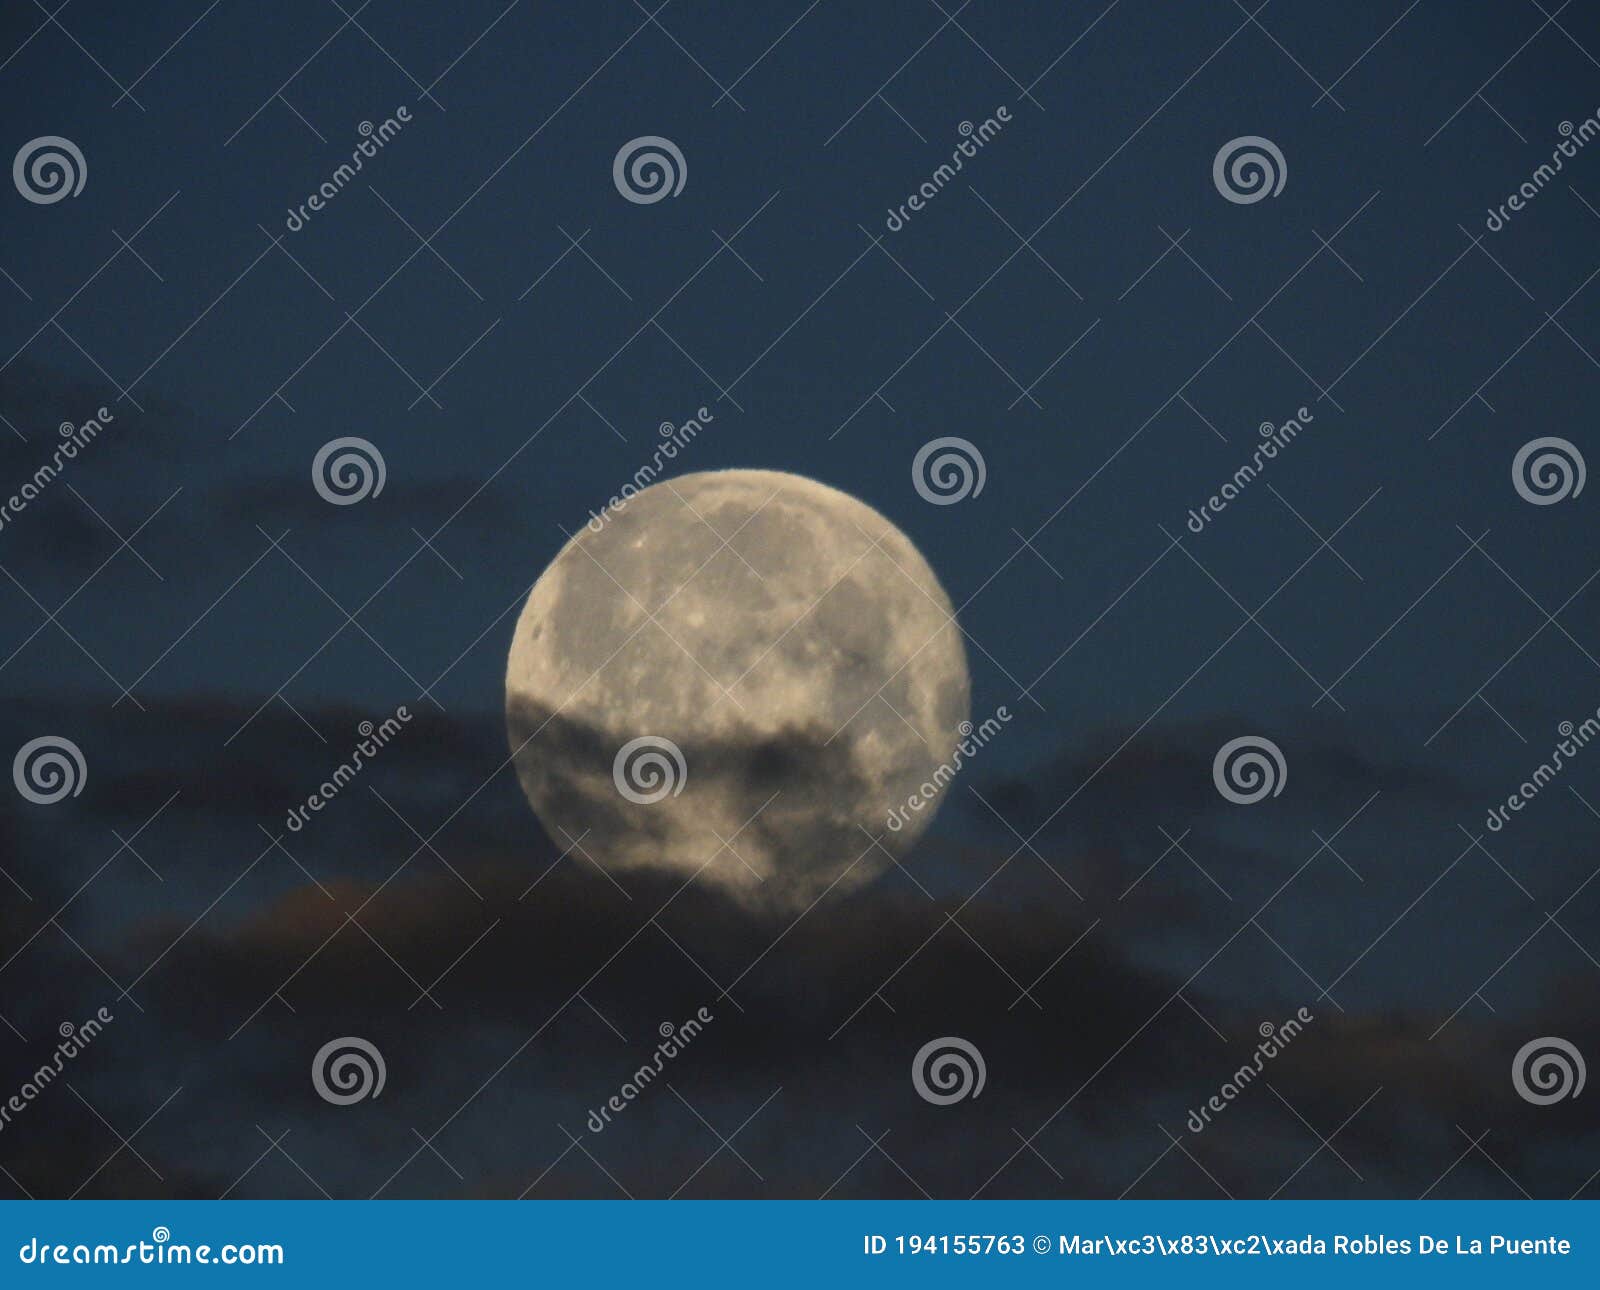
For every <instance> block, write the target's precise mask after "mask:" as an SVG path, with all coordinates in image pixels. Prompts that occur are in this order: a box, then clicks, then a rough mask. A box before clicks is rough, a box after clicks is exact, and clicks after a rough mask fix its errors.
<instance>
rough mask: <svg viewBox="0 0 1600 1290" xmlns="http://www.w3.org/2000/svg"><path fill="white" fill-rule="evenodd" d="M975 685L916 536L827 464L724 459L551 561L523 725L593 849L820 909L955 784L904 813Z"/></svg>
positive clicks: (525, 616) (878, 865) (529, 632)
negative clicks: (823, 468)
mask: <svg viewBox="0 0 1600 1290" xmlns="http://www.w3.org/2000/svg"><path fill="white" fill-rule="evenodd" d="M970 693H971V685H970V680H969V677H968V672H967V659H966V652H965V650H964V648H963V646H962V642H961V634H960V631H959V629H958V628H957V627H956V625H955V622H954V611H953V609H952V608H951V604H950V598H949V597H948V596H947V595H946V594H945V592H944V589H943V588H942V587H941V586H940V585H939V581H938V579H937V578H936V577H935V576H934V573H933V570H932V569H931V568H929V567H928V563H927V561H926V560H924V559H923V558H922V556H921V554H920V553H919V552H918V551H917V549H916V547H914V546H913V545H912V544H911V541H910V539H909V538H907V537H906V536H905V534H903V533H902V532H900V530H899V529H897V528H896V527H895V526H894V525H893V524H891V523H890V522H889V521H888V520H886V519H885V518H884V517H883V516H882V515H879V514H878V512H877V511H875V510H873V509H872V508H871V507H870V506H867V505H866V504H865V503H863V502H860V501H857V500H856V499H855V498H853V497H850V496H849V495H847V494H845V493H842V492H839V491H838V490H837V489H834V488H830V487H828V486H827V485H825V484H820V483H817V482H816V481H815V480H811V479H806V478H803V477H801V476H799V475H790V474H783V473H779V472H774V471H765V470H725V471H706V472H701V473H697V474H689V475H682V476H679V477H677V478H675V479H670V480H664V481H661V482H659V483H655V484H652V485H651V486H649V487H648V488H645V489H643V490H642V491H640V492H638V493H636V494H634V495H633V496H631V497H629V498H627V499H625V500H622V501H620V502H614V503H613V505H612V506H611V507H610V508H608V509H607V510H606V511H604V512H602V513H600V514H598V515H594V516H592V517H591V519H590V521H589V523H588V524H587V525H586V526H585V527H584V528H582V529H580V530H579V531H578V533H577V534H576V535H575V536H574V537H573V538H572V539H571V540H570V541H568V543H567V544H566V546H565V547H564V548H563V549H562V551H561V553H560V554H559V555H558V556H557V557H556V558H555V560H554V561H553V562H552V563H551V565H550V567H549V568H548V569H546V570H545V572H544V574H543V576H542V577H540V579H539V581H538V582H537V583H535V584H534V587H533V590H532V592H531V593H530V594H529V596H528V601H527V604H526V605H525V606H524V607H523V610H522V615H521V617H520V618H519V619H518V621H517V628H516V633H515V636H514V638H513V640H512V645H511V656H510V660H509V663H508V665H507V669H506V724H507V729H508V734H509V736H510V741H511V750H512V754H513V759H514V761H515V764H516V769H517V775H518V778H519V779H520V780H521V783H522V787H523V790H524V792H526V794H527V796H528V800H529V802H530V803H531V804H532V806H533V809H534V811H535V812H536V813H537V814H538V816H539V818H540V820H541V821H542V822H543V823H544V826H545V829H546V831H547V832H548V833H549V835H550V837H551V840H552V841H553V842H554V843H555V844H556V846H557V847H558V848H559V849H560V850H561V851H563V852H565V853H568V854H570V856H571V857H572V858H573V859H574V860H576V861H578V862H579V863H582V862H584V861H588V862H590V863H592V864H594V865H596V866H598V867H599V868H601V869H602V870H604V871H606V872H607V873H609V874H611V875H612V876H613V877H614V878H619V877H621V876H622V875H623V874H625V872H626V871H628V870H636V869H654V870H658V871H668V872H672V873H677V874H681V875H682V876H683V877H684V878H685V879H686V880H688V879H691V878H697V879H698V880H700V881H703V882H707V883H709V884H712V885H715V886H717V887H720V888H722V889H724V890H726V891H727V892H729V893H731V894H732V895H734V896H736V897H737V898H739V899H741V900H743V901H744V902H746V903H747V904H753V905H765V906H776V907H784V908H806V907H807V906H809V905H810V904H811V903H812V902H814V901H815V900H816V899H817V898H818V897H820V896H821V895H822V894H823V893H824V892H825V891H827V890H829V889H830V888H835V889H837V890H844V889H846V888H848V887H851V886H855V885H857V884H859V883H861V882H863V881H865V880H866V879H868V878H871V877H872V876H874V875H875V874H877V873H879V872H881V871H882V870H883V868H884V867H885V866H887V865H888V864H890V863H891V862H892V859H893V858H898V857H899V856H900V855H902V854H903V853H904V852H905V850H906V849H907V848H908V847H909V846H910V844H911V843H912V842H913V841H914V840H915V839H916V837H917V836H918V835H919V834H920V833H921V832H922V831H923V830H924V829H925V828H926V827H927V824H928V822H929V820H930V819H931V818H932V817H933V813H934V810H935V809H936V807H937V804H938V800H939V799H938V796H935V797H934V800H933V801H932V802H930V803H927V804H925V805H921V806H919V807H918V808H917V809H916V810H914V811H908V810H905V809H904V808H905V806H906V803H907V801H908V799H910V798H912V797H913V796H917V798H918V800H919V802H920V801H921V799H922V797H924V796H926V793H925V792H924V791H923V786H924V785H925V784H926V783H928V781H930V780H932V779H933V777H934V775H935V773H936V772H937V771H939V769H940V767H941V766H944V765H947V764H948V763H949V761H950V758H951V756H952V754H953V753H954V751H955V749H956V745H957V743H958V742H959V741H960V739H961V737H962V734H963V731H962V729H961V727H962V724H963V723H964V722H966V720H967V717H968V715H969V704H970ZM948 778H949V772H948V771H945V772H944V773H943V775H942V777H941V779H940V780H938V781H936V782H937V783H939V785H940V786H941V787H942V786H943V784H944V783H945V782H946V781H947V780H948ZM897 808H898V810H899V816H898V817H897V818H898V819H903V821H904V823H903V827H900V828H898V829H897V830H895V831H891V830H890V829H889V828H888V825H887V821H888V820H889V818H890V816H891V812H895V811H896V810H897Z"/></svg>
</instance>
